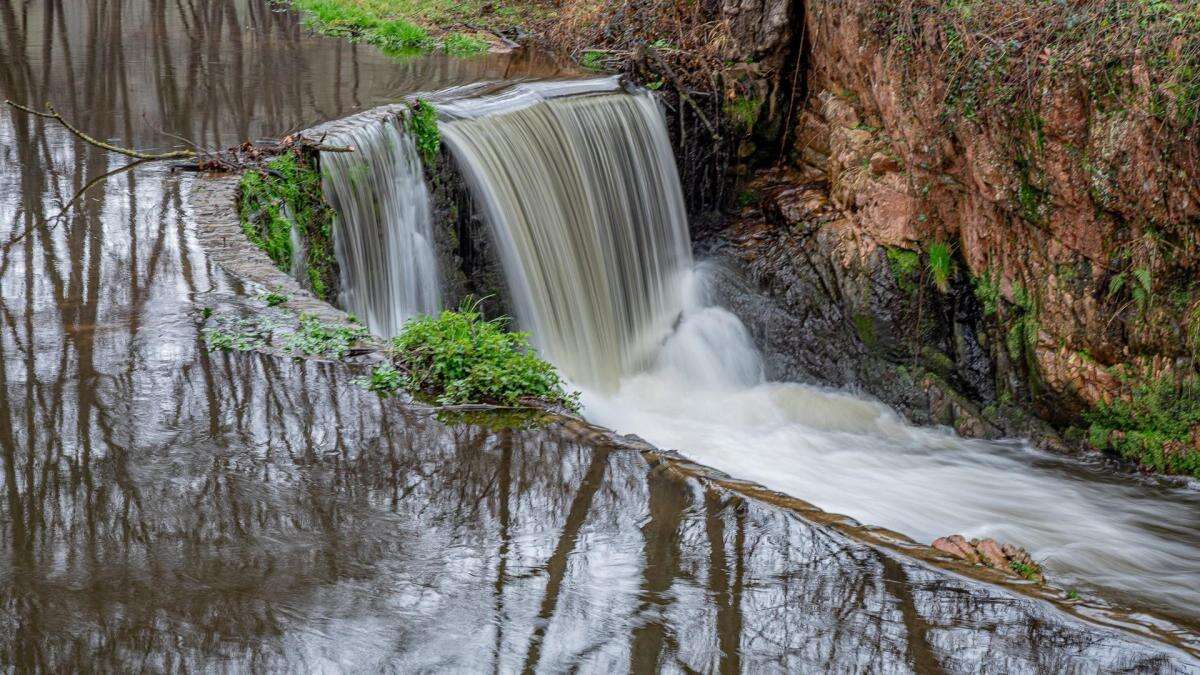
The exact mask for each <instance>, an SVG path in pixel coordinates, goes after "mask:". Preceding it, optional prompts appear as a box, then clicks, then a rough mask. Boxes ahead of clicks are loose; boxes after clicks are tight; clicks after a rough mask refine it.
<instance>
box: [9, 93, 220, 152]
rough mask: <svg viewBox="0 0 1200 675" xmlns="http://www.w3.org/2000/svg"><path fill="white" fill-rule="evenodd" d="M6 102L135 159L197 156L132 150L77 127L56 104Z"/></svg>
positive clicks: (89, 140) (98, 144) (110, 150)
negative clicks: (34, 105) (43, 106)
mask: <svg viewBox="0 0 1200 675" xmlns="http://www.w3.org/2000/svg"><path fill="white" fill-rule="evenodd" d="M4 102H5V103H6V104H8V105H10V106H12V107H14V108H16V109H17V110H21V111H24V112H27V113H29V114H30V115H36V116H37V117H42V118H45V119H50V120H54V121H56V122H58V123H59V124H61V125H62V126H63V127H64V128H66V130H67V131H69V132H71V133H72V134H74V135H75V136H76V137H77V138H79V139H80V140H82V141H84V142H85V143H87V144H89V145H94V146H96V147H97V148H100V149H101V150H105V151H108V152H114V153H116V154H118V155H125V156H126V157H132V158H133V159H140V160H145V161H154V160H169V159H191V158H193V157H195V156H196V151H195V150H172V151H171V152H164V153H160V154H155V153H148V152H140V151H138V150H132V149H130V148H122V147H120V146H118V145H113V144H112V143H107V142H105V141H102V140H100V139H98V138H95V137H92V136H89V135H87V134H86V133H84V132H83V131H80V130H79V129H78V128H76V127H75V125H73V124H71V123H70V122H68V121H67V120H65V119H63V116H62V115H60V114H58V111H57V110H55V109H54V106H52V105H50V104H49V103H47V104H46V111H45V112H43V111H40V110H34V109H33V108H29V107H26V106H23V105H21V104H20V103H17V102H15V101H11V100H9V99H5V100H4Z"/></svg>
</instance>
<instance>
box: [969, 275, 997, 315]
mask: <svg viewBox="0 0 1200 675" xmlns="http://www.w3.org/2000/svg"><path fill="white" fill-rule="evenodd" d="M993 274H994V273H993V272H992V271H991V270H984V271H983V274H981V275H979V276H978V277H975V280H974V287H975V297H976V298H978V299H979V304H981V305H983V313H984V315H985V316H994V315H995V314H996V312H997V311H999V309H1000V280H999V279H997V278H995V277H994V276H993Z"/></svg>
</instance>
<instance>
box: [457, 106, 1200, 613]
mask: <svg viewBox="0 0 1200 675" xmlns="http://www.w3.org/2000/svg"><path fill="white" fill-rule="evenodd" d="M573 93H577V92H573ZM544 94H545V92H544V91H535V92H530V91H529V90H528V89H526V90H523V91H519V92H517V93H506V94H503V95H499V96H492V97H488V98H486V99H484V100H482V101H457V102H453V103H451V104H448V105H444V106H442V112H443V114H444V115H447V116H449V117H452V118H456V119H452V120H450V121H447V122H444V123H443V124H442V133H443V138H444V139H445V141H446V143H447V145H448V146H449V147H450V149H451V150H452V151H453V153H454V155H455V158H456V160H457V161H458V164H459V167H460V169H461V170H462V171H463V173H464V174H465V175H466V177H467V180H468V183H469V186H470V188H471V189H472V190H473V192H474V194H475V198H476V201H477V202H478V203H479V205H480V207H481V211H482V212H483V215H484V217H485V218H486V219H487V220H488V221H489V225H490V226H491V228H492V230H493V232H494V234H495V236H496V239H497V241H498V243H499V247H500V249H501V251H500V253H501V257H502V262H503V264H504V267H505V274H506V277H507V280H508V284H509V287H510V292H511V293H512V295H513V296H514V299H515V304H516V311H517V314H518V319H519V322H520V324H521V326H522V327H523V328H525V329H527V330H531V331H532V332H533V334H534V338H535V341H536V343H537V344H538V345H539V347H540V348H541V349H542V350H543V353H544V354H545V355H546V356H548V358H550V359H551V360H552V361H554V362H555V363H556V364H557V365H558V366H559V367H560V368H562V369H563V370H564V371H565V372H566V373H567V374H568V375H569V377H570V378H571V379H572V381H573V382H574V383H575V384H576V385H578V386H580V387H583V388H584V390H585V391H584V399H583V401H584V405H585V412H586V415H587V417H588V418H589V419H591V420H592V421H594V422H597V423H600V424H603V425H606V426H609V427H612V428H614V429H616V430H618V431H622V432H634V433H638V434H639V435H642V436H644V437H645V438H647V439H648V440H649V441H651V442H653V443H655V444H657V445H659V446H661V447H669V448H679V449H681V450H682V451H684V452H685V453H686V454H687V455H689V456H690V457H692V458H694V459H696V460H697V461H700V462H703V463H705V464H708V465H710V466H713V467H715V468H718V469H721V470H724V471H728V472H729V473H731V474H733V475H735V476H738V477H741V478H748V479H751V480H757V481H760V482H762V483H764V484H765V485H767V486H769V487H772V488H774V489H778V490H781V491H783V492H787V493H790V494H794V495H797V496H799V497H802V498H805V499H808V500H810V501H812V502H814V503H816V504H817V505H819V506H822V507H824V508H826V509H829V510H832V511H836V512H840V513H845V514H848V515H851V516H853V517H856V518H861V519H862V520H864V521H865V522H868V523H871V524H875V525H882V526H885V527H890V528H893V529H895V530H898V531H900V532H904V533H906V534H909V535H910V536H913V537H915V538H917V539H919V540H923V541H925V542H929V541H932V540H933V539H934V538H936V537H938V536H942V535H947V534H952V533H962V534H965V535H967V536H981V537H982V536H992V537H997V538H999V539H1001V540H1003V541H1011V542H1015V543H1017V544H1020V545H1023V546H1026V547H1028V548H1029V549H1030V550H1031V552H1033V553H1034V555H1035V557H1037V558H1038V559H1040V560H1042V561H1043V562H1044V563H1045V564H1046V566H1047V569H1048V570H1049V573H1050V575H1051V577H1052V578H1054V579H1056V581H1057V582H1058V583H1061V584H1064V585H1070V586H1074V587H1077V588H1081V589H1083V588H1086V589H1090V590H1092V591H1094V592H1096V593H1100V594H1101V595H1105V596H1108V597H1110V598H1113V599H1116V600H1118V601H1121V602H1125V601H1129V602H1132V604H1134V605H1137V606H1141V607H1150V608H1154V609H1156V610H1160V611H1164V612H1167V613H1170V614H1173V615H1175V616H1182V617H1186V618H1189V619H1196V618H1200V617H1197V615H1196V613H1195V612H1196V609H1195V608H1196V607H1197V606H1200V560H1197V558H1196V553H1195V552H1196V551H1197V550H1200V494H1197V493H1196V492H1195V491H1189V490H1186V489H1172V488H1164V487H1157V486H1150V485H1142V484H1137V483H1133V482H1129V481H1127V480H1125V479H1120V478H1115V477H1112V476H1110V475H1108V474H1106V473H1104V472H1103V471H1099V470H1096V469H1095V468H1091V467H1088V466H1086V465H1083V464H1080V463H1078V462H1074V461H1071V460H1067V459H1062V458H1056V457H1052V456H1049V455H1046V454H1044V453H1040V452H1038V451H1036V450H1034V449H1032V448H1030V447H1029V446H1028V445H1027V444H1024V443H1020V442H1008V443H997V442H986V441H975V440H965V439H961V438H959V437H957V436H955V435H953V434H952V433H949V432H946V431H943V430H937V429H921V428H915V427H913V426H911V425H908V424H906V423H905V422H904V421H903V420H901V419H900V418H899V417H897V415H896V414H895V413H893V412H892V411H890V410H889V409H887V408H886V407H885V406H882V405H880V404H878V403H875V402H872V401H867V400H864V399H861V398H858V397H855V396H853V395H850V394H846V393H841V392H834V391H830V390H825V389H822V388H819V387H811V386H804V385H799V384H789V383H773V382H768V381H766V380H765V378H764V376H763V368H762V363H761V357H760V355H759V353H758V352H757V350H756V349H755V347H754V345H753V342H752V341H751V339H750V335H749V333H748V332H747V330H746V328H745V327H744V326H743V325H742V324H741V322H740V321H739V320H738V319H737V318H736V317H734V316H733V315H732V314H730V313H729V312H727V311H725V310H723V309H721V308H719V307H715V306H713V305H712V303H711V302H709V301H708V299H707V297H706V295H707V294H706V293H705V291H704V288H705V285H706V284H707V283H709V282H711V281H712V279H713V278H714V276H713V275H714V273H715V271H714V269H710V268H707V267H705V266H703V265H702V266H701V267H700V268H698V269H696V270H692V269H691V264H690V254H689V249H690V245H689V242H688V235H687V228H686V222H685V216H684V213H683V206H682V198H681V192H680V186H679V182H678V177H677V174H676V171H675V169H674V165H673V160H672V159H671V157H672V156H671V149H670V146H669V144H668V141H667V135H666V131H665V126H664V122H663V119H662V117H661V115H660V114H659V111H658V109H657V108H656V106H655V104H654V102H653V100H652V99H650V98H649V97H647V96H638V95H629V94H622V93H607V94H603V95H594V94H593V95H582V96H578V97H571V98H561V99H552V100H545V96H544Z"/></svg>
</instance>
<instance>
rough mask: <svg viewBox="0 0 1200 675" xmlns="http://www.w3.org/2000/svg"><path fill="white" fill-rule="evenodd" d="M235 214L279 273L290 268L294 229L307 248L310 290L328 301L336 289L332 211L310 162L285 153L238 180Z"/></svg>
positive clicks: (306, 158)
mask: <svg viewBox="0 0 1200 675" xmlns="http://www.w3.org/2000/svg"><path fill="white" fill-rule="evenodd" d="M238 210H239V213H240V215H241V223H242V231H243V232H245V233H246V237H247V238H248V239H249V240H250V241H251V242H252V243H253V244H254V245H255V246H258V247H259V248H261V249H262V250H263V251H265V252H266V254H267V256H269V257H270V258H271V261H272V262H274V263H275V265H276V266H277V267H279V269H281V270H283V271H285V272H291V271H292V269H291V267H292V254H293V251H292V236H291V235H292V230H293V229H295V230H296V233H297V235H298V236H299V239H300V240H301V241H303V242H304V243H305V261H306V265H307V267H308V280H309V285H310V287H311V289H312V291H313V293H314V294H315V295H317V297H320V298H321V299H324V300H328V299H329V295H330V292H331V291H332V289H333V288H335V287H336V281H337V260H336V259H335V257H334V253H333V209H331V208H330V207H329V205H328V204H327V203H326V202H325V195H324V193H323V192H322V191H321V176H320V174H319V173H318V172H317V170H316V167H315V166H314V160H313V159H311V158H309V157H306V156H304V155H303V154H300V153H297V152H288V153H286V154H283V155H280V156H279V157H277V158H275V159H273V160H271V161H270V162H268V163H267V164H266V165H265V166H264V167H262V168H260V169H251V170H249V171H247V172H246V173H245V174H243V175H242V179H241V183H240V184H239V196H238Z"/></svg>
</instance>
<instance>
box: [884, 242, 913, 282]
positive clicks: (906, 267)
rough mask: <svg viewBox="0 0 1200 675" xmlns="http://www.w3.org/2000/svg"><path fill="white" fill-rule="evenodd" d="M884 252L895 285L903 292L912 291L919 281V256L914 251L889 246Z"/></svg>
mask: <svg viewBox="0 0 1200 675" xmlns="http://www.w3.org/2000/svg"><path fill="white" fill-rule="evenodd" d="M886 252H887V259H888V265H890V266H891V268H892V276H893V277H895V279H896V285H898V286H899V287H900V290H902V291H904V292H905V293H910V294H911V293H914V292H915V291H916V290H917V284H918V283H920V274H921V256H920V255H919V254H918V253H917V252H916V251H909V250H906V249H903V248H895V247H891V246H889V247H887V249H886Z"/></svg>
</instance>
